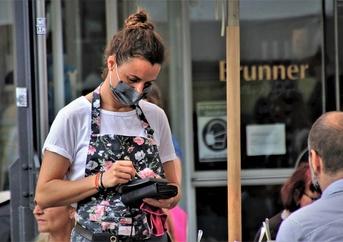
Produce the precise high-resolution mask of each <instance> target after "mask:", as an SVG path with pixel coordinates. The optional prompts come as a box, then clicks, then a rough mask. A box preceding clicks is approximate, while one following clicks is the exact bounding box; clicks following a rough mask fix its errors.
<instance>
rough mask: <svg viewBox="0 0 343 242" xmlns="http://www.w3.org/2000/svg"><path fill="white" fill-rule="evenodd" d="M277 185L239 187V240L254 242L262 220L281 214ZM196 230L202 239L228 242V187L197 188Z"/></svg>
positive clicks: (212, 241)
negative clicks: (240, 217)
mask: <svg viewBox="0 0 343 242" xmlns="http://www.w3.org/2000/svg"><path fill="white" fill-rule="evenodd" d="M279 190H280V185H274V186H242V195H241V197H242V236H243V237H242V241H253V239H254V236H255V234H256V233H257V231H258V229H259V228H260V226H261V225H262V222H263V221H264V220H265V218H270V217H272V216H273V215H275V214H277V213H278V212H280V211H281V209H282V206H281V202H280V198H279V197H280V196H279ZM196 200H197V227H198V229H201V230H203V235H204V236H203V240H204V241H211V242H224V241H227V238H228V234H227V231H228V230H227V216H228V213H227V188H226V187H211V189H209V188H208V187H199V188H197V189H196Z"/></svg>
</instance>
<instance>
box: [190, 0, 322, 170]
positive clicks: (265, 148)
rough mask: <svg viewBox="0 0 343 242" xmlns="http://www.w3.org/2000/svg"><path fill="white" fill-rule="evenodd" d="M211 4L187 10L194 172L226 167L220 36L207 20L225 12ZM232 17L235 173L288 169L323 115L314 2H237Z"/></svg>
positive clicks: (317, 4)
mask: <svg viewBox="0 0 343 242" xmlns="http://www.w3.org/2000/svg"><path fill="white" fill-rule="evenodd" d="M286 3H287V4H286ZM217 5H218V3H217V2H215V1H207V0H203V1H198V2H197V3H196V4H193V5H191V9H190V11H191V20H192V22H191V30H192V34H191V41H192V72H193V73H192V74H193V76H192V78H193V96H194V98H193V102H194V110H195V119H194V123H195V130H194V133H195V135H196V136H195V137H196V139H195V142H194V143H195V144H196V145H195V158H196V169H198V170H204V169H226V157H227V153H226V63H225V62H226V61H225V38H226V37H225V36H223V37H221V36H220V34H221V29H222V26H221V21H220V19H216V18H215V15H218V16H220V14H218V9H221V7H224V8H225V7H226V6H225V5H223V6H219V7H218V6H217ZM205 6H206V10H208V11H206V12H205V11H202V10H203V9H205ZM256 9H259V10H260V11H255V10H256ZM262 10H263V11H262ZM219 13H220V12H219ZM281 13H282V14H281ZM240 14H241V18H240V50H241V67H240V74H241V154H242V155H241V157H242V169H249V168H289V167H294V164H295V162H296V160H297V157H298V156H299V155H300V153H301V152H302V151H303V150H304V149H306V147H307V134H308V131H309V128H310V126H311V124H312V123H313V121H314V120H315V119H316V118H317V117H318V116H319V115H320V114H321V113H322V112H323V103H324V98H323V95H322V90H323V86H324V80H323V78H322V67H323V65H324V64H323V63H322V55H323V52H322V47H323V41H322V39H323V29H322V23H323V20H322V8H321V1H319V0H317V1H313V3H311V7H310V8H308V5H307V4H306V1H291V2H289V1H258V2H256V1H251V0H245V1H242V2H241V8H240ZM209 43H210V44H209ZM209 45H210V46H211V47H210V48H208V46H209ZM199 50H201V51H199ZM229 115H239V114H229Z"/></svg>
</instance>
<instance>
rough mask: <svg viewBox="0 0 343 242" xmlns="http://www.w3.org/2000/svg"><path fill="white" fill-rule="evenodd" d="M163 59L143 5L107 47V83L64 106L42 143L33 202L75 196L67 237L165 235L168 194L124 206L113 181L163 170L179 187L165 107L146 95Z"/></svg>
mask: <svg viewBox="0 0 343 242" xmlns="http://www.w3.org/2000/svg"><path fill="white" fill-rule="evenodd" d="M163 59H164V46H163V43H162V41H161V38H160V36H159V35H158V34H157V33H156V32H155V31H154V26H153V24H152V23H150V22H148V21H147V15H146V13H145V12H144V11H143V10H140V11H138V12H137V13H135V14H133V15H131V16H129V17H128V19H127V20H126V21H125V26H124V28H123V29H122V30H121V31H119V32H118V33H117V34H115V35H114V36H113V39H112V41H111V42H110V43H109V45H108V47H107V49H106V50H105V68H104V72H103V79H104V82H103V83H102V84H100V86H99V87H98V88H97V89H96V90H94V91H93V92H92V93H90V94H88V95H86V96H84V97H80V98H78V99H76V100H74V101H73V102H71V103H70V104H69V105H67V106H66V107H64V108H63V109H62V110H61V111H60V112H59V113H58V115H57V116H56V118H55V120H54V122H53V124H52V126H51V129H50V132H49V135H48V137H47V139H46V141H45V143H44V146H43V152H44V157H43V162H42V167H41V171H40V174H39V179H38V182H37V189H36V201H37V203H38V204H39V205H40V206H41V207H43V208H46V207H50V206H60V205H66V204H71V203H75V202H77V203H78V207H77V216H76V220H77V223H76V225H75V229H74V230H73V232H72V241H96V240H102V241H110V239H111V240H112V241H167V236H166V233H165V219H166V218H165V215H164V214H163V212H162V208H172V207H174V206H176V204H177V203H178V201H179V200H180V194H181V193H180V192H179V193H178V195H177V196H175V197H172V198H169V199H151V198H146V199H144V203H143V204H142V206H141V208H132V207H127V206H125V205H124V204H123V203H122V202H121V198H120V195H119V194H118V193H117V192H116V190H115V187H116V186H117V185H119V184H123V183H127V182H129V181H130V180H132V179H137V178H139V177H142V176H144V177H146V176H153V177H165V178H166V179H167V180H168V181H169V182H170V183H172V184H174V185H176V186H178V187H180V184H179V183H178V179H177V175H176V172H175V165H174V164H175V160H176V158H177V157H176V155H175V151H174V147H173V144H172V138H171V132H170V127H169V124H168V120H167V118H166V115H165V113H164V112H163V110H162V109H160V108H159V107H157V106H156V105H154V104H151V103H148V102H146V101H144V100H142V99H143V98H144V96H145V95H146V94H147V93H148V92H149V88H150V86H151V84H152V82H153V81H154V80H156V78H157V76H158V74H159V72H160V69H161V65H162V62H163Z"/></svg>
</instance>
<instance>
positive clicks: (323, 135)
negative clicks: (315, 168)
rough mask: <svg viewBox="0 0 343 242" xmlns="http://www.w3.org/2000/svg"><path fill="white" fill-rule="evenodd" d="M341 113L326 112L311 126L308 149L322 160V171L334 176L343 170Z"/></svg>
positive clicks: (342, 120)
mask: <svg viewBox="0 0 343 242" xmlns="http://www.w3.org/2000/svg"><path fill="white" fill-rule="evenodd" d="M342 144H343V113H342V112H328V113H325V114H323V115H322V116H320V117H319V118H318V119H317V120H316V122H315V123H314V124H313V125H312V128H311V130H310V133H309V136H308V148H309V150H310V149H313V150H315V151H316V152H317V153H318V155H319V156H320V157H321V158H322V160H323V163H324V171H325V172H327V173H331V174H335V173H336V172H337V171H339V170H342V169H343V149H342Z"/></svg>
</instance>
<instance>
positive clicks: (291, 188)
mask: <svg viewBox="0 0 343 242" xmlns="http://www.w3.org/2000/svg"><path fill="white" fill-rule="evenodd" d="M320 193H321V192H320V191H318V189H317V188H316V187H315V186H314V185H313V184H312V180H311V173H310V169H309V165H308V163H304V162H300V163H299V166H298V167H297V168H296V170H295V171H294V173H293V174H292V176H291V177H290V178H288V180H287V181H286V182H285V183H284V184H283V186H282V188H281V191H280V195H281V202H282V206H283V208H284V209H283V210H282V211H281V212H279V213H278V214H276V215H274V216H273V217H272V218H270V219H269V230H270V235H271V239H272V240H275V238H276V234H277V232H278V230H279V227H280V225H281V223H282V221H283V220H285V219H286V218H287V217H288V216H289V215H290V214H291V213H292V212H294V211H295V210H297V209H299V208H301V207H304V206H306V205H309V204H311V203H312V202H313V201H315V200H317V199H318V198H319V197H320ZM260 234H261V228H260V229H259V231H258V232H257V234H256V235H255V239H254V241H255V242H256V241H261V240H260Z"/></svg>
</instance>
